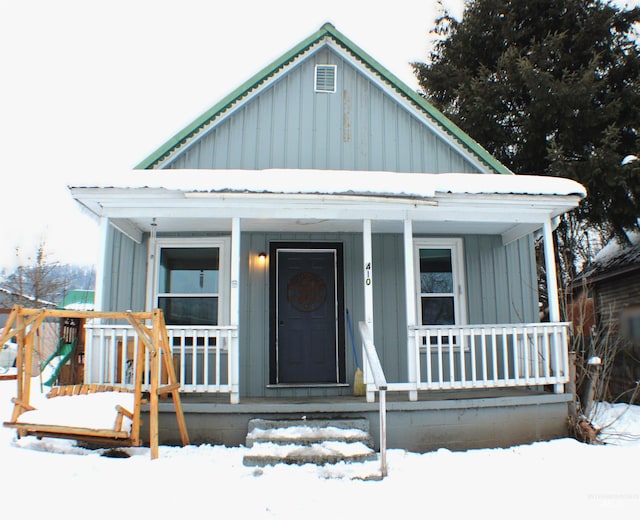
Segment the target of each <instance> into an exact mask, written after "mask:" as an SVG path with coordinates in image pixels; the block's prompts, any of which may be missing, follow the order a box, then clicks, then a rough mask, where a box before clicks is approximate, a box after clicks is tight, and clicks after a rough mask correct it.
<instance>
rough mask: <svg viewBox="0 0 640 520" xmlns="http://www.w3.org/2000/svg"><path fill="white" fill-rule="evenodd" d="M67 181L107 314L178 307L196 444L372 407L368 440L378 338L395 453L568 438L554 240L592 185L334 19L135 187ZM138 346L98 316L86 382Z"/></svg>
mask: <svg viewBox="0 0 640 520" xmlns="http://www.w3.org/2000/svg"><path fill="white" fill-rule="evenodd" d="M70 190H71V194H72V196H73V198H74V199H75V200H76V201H77V202H78V203H79V204H80V205H82V206H83V207H84V208H86V210H88V211H89V212H90V213H91V214H93V215H94V216H95V217H96V218H97V219H99V222H100V229H101V235H102V247H103V251H102V254H101V261H100V264H99V266H98V269H97V270H98V274H97V279H98V283H97V288H96V306H97V308H98V309H99V310H127V309H133V310H141V309H151V308H154V307H159V308H161V309H163V311H164V315H165V319H166V322H167V325H168V327H167V329H168V334H169V336H170V341H171V345H172V349H173V350H172V352H173V357H174V359H173V362H174V365H175V367H176V370H177V373H178V378H179V381H180V383H181V387H180V389H181V392H182V393H183V395H184V398H183V406H184V411H185V415H186V418H187V423H188V424H189V431H190V435H191V437H192V439H202V440H206V441H208V442H223V443H227V444H239V443H242V442H244V435H245V434H246V429H247V422H248V420H249V419H250V418H253V417H264V418H277V417H298V418H299V417H302V416H305V417H312V416H318V417H350V416H355V417H365V418H370V419H372V430H373V431H374V433H375V429H376V425H375V420H374V419H375V417H377V414H378V405H377V404H376V403H375V400H376V392H377V388H376V384H375V381H374V378H373V375H374V374H373V372H372V370H371V366H372V365H371V363H373V360H372V361H371V362H370V361H369V358H368V357H364V355H363V354H364V351H363V350H362V349H361V344H362V343H361V342H362V338H363V337H366V336H367V335H370V337H371V338H373V341H372V344H373V347H374V349H373V351H374V357H377V358H378V359H379V361H380V365H381V367H382V370H383V372H384V376H385V378H386V382H387V390H388V392H389V400H388V402H387V405H386V409H387V413H388V418H389V419H388V421H389V422H388V432H387V434H388V442H389V446H390V447H394V446H395V447H404V448H407V449H412V450H419V451H424V450H428V449H433V448H437V447H441V446H447V447H450V448H466V447H471V446H498V445H509V444H513V443H516V442H529V441H532V440H535V439H545V438H552V437H557V436H562V435H564V434H565V433H566V423H567V406H568V403H569V402H570V401H571V400H572V398H573V396H572V395H571V393H570V392H569V391H567V386H566V384H567V383H568V382H569V366H568V350H567V334H568V328H569V325H568V324H567V323H562V322H560V321H559V316H560V315H559V309H558V299H557V282H556V279H555V269H554V268H553V265H554V264H553V262H554V250H553V240H552V230H553V222H554V219H555V218H556V217H558V216H559V215H561V214H563V213H565V212H566V211H568V210H571V209H572V208H574V207H576V206H577V204H578V203H579V201H580V199H581V198H582V197H583V196H584V195H585V191H584V188H583V187H582V186H580V185H579V184H577V183H575V182H573V181H570V180H567V179H560V178H546V177H545V178H542V177H535V176H517V175H514V174H513V173H512V172H510V171H509V170H508V169H507V168H506V167H505V166H504V165H502V164H501V163H499V162H498V161H497V160H496V159H495V158H493V157H492V156H491V155H490V154H489V153H487V151H486V150H484V149H483V148H482V147H481V146H479V145H478V143H476V142H475V141H473V140H472V139H471V138H470V137H469V136H468V135H466V134H465V133H464V132H463V131H462V130H461V129H460V128H458V127H456V126H455V125H454V124H453V123H452V122H451V121H449V120H448V119H447V118H446V117H444V116H443V115H442V114H441V113H440V112H438V111H437V110H436V109H435V108H434V107H433V106H432V105H431V104H429V103H428V101H427V100H425V99H424V98H422V97H421V96H419V95H418V94H417V93H415V92H413V91H412V90H411V89H410V88H409V87H408V86H407V85H405V84H403V83H402V82H401V81H400V80H399V79H398V78H397V77H395V76H394V75H393V74H391V73H390V72H389V71H388V70H386V69H385V68H384V67H383V66H382V65H381V64H379V63H378V62H377V61H376V60H375V59H373V58H372V57H371V56H369V55H368V54H367V53H366V52H365V51H363V50H362V49H361V48H359V47H358V46H357V45H356V44H354V43H353V42H352V41H350V40H349V39H348V38H347V37H346V36H344V35H343V34H341V33H340V32H339V31H338V30H337V29H336V28H335V27H333V26H332V25H331V24H325V25H323V26H322V27H321V28H320V29H319V30H318V31H317V32H315V33H314V34H312V35H311V36H309V37H308V38H307V39H305V40H304V41H302V42H301V43H300V44H298V45H296V46H295V47H294V48H293V49H291V50H290V51H289V52H287V53H286V54H284V55H283V56H282V57H281V58H279V59H277V60H276V61H274V62H273V63H272V64H270V65H269V66H267V67H266V68H264V69H263V70H262V71H260V72H259V73H257V74H256V75H255V76H254V77H252V78H251V79H250V80H248V81H247V82H246V83H245V84H243V85H241V86H240V87H239V88H238V89H237V90H235V91H233V92H232V93H231V94H229V95H228V96H227V97H225V98H224V99H222V100H221V101H220V102H219V103H217V104H216V105H214V106H213V107H212V108H211V109H210V110H208V111H207V112H206V113H204V114H203V115H202V116H201V117H199V118H198V119H196V120H195V121H194V122H193V123H192V124H190V125H189V126H187V127H186V128H184V129H183V130H181V131H180V132H179V133H178V134H176V135H175V136H174V137H173V138H171V139H170V140H169V141H168V142H166V143H165V144H163V145H162V146H161V147H160V148H158V149H157V150H156V151H155V152H153V153H152V154H151V155H150V156H149V157H147V158H146V159H144V160H143V161H142V162H141V163H140V164H139V165H137V167H136V171H134V172H132V173H131V174H130V176H129V178H127V179H125V182H123V183H121V184H120V185H117V184H116V183H115V182H114V180H112V179H105V185H104V186H75V187H71V188H70ZM536 233H541V234H542V237H543V238H544V248H545V257H546V261H547V263H548V264H549V265H550V268H549V269H547V273H548V280H547V285H548V287H549V288H550V289H549V292H550V309H551V310H550V319H551V321H550V322H549V323H538V295H537V283H536V269H535V259H534V234H536ZM347 310H348V311H349V316H350V317H352V320H353V321H352V323H349V322H348V321H347V318H346V316H347ZM349 325H352V330H353V331H354V338H355V341H356V342H357V348H355V353H356V355H357V356H358V361H359V363H360V365H361V366H362V368H363V370H364V377H365V382H366V384H367V392H366V396H364V397H357V396H354V395H353V393H354V392H353V388H352V385H353V377H354V373H355V371H356V368H357V366H356V360H355V356H354V354H353V353H354V349H353V348H352V344H351V337H350V334H349ZM133 342H134V334H132V333H131V331H127V330H126V328H125V329H123V328H116V327H112V326H110V325H109V324H101V323H95V324H90V325H89V326H88V328H87V352H86V358H85V362H86V365H85V377H86V378H87V379H88V380H90V381H95V382H102V381H112V380H114V379H115V380H121V379H122V378H124V377H125V376H124V374H125V372H126V371H125V366H124V364H125V363H126V360H127V359H130V358H131V356H132V355H133V352H134V351H135V349H134V348H133V347H134V345H133ZM370 350H371V349H370ZM367 352H369V350H367ZM165 406H166V408H167V411H169V410H170V409H171V404H170V403H165ZM161 435H164V438H165V439H166V440H170V439H171V438H172V435H173V436H174V437H173V438H176V437H175V435H176V433H175V431H174V432H171V431H169V430H168V429H167V430H164V431H163V432H161Z"/></svg>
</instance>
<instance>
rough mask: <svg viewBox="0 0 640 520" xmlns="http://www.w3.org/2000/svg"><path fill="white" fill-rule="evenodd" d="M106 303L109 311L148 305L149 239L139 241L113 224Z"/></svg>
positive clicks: (109, 237) (106, 308)
mask: <svg viewBox="0 0 640 520" xmlns="http://www.w3.org/2000/svg"><path fill="white" fill-rule="evenodd" d="M106 250H107V251H109V253H110V254H109V255H108V256H107V258H106V263H105V276H106V277H107V278H106V280H105V285H104V287H105V294H104V301H103V303H104V305H105V310H108V311H125V310H127V309H136V310H143V309H144V308H145V293H146V279H147V278H146V268H147V241H146V240H145V241H143V242H142V244H137V243H136V242H134V241H133V240H131V239H130V238H129V237H127V236H126V235H124V234H122V233H121V232H119V231H118V230H116V229H115V228H113V227H109V231H108V236H107V248H106Z"/></svg>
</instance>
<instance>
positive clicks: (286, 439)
mask: <svg viewBox="0 0 640 520" xmlns="http://www.w3.org/2000/svg"><path fill="white" fill-rule="evenodd" d="M323 441H344V442H362V443H364V444H366V445H367V446H368V447H370V448H372V447H373V440H372V438H371V435H369V421H368V420H367V419H336V420H318V419H316V420H305V419H301V420H268V419H251V420H250V421H249V432H248V433H247V438H246V446H247V447H248V448H250V447H252V446H253V445H254V443H256V442H271V443H274V444H301V445H305V444H307V445H309V444H314V443H318V442H323Z"/></svg>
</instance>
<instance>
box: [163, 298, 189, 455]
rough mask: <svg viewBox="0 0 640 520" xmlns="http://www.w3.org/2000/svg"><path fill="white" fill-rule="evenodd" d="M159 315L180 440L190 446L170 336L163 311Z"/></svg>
mask: <svg viewBox="0 0 640 520" xmlns="http://www.w3.org/2000/svg"><path fill="white" fill-rule="evenodd" d="M155 312H157V313H158V315H159V317H158V323H159V328H160V330H159V336H160V349H161V352H162V354H161V355H162V359H163V362H164V367H165V370H166V371H167V377H168V379H169V381H168V383H169V386H170V387H172V388H173V389H172V390H171V398H172V400H173V407H174V408H175V411H176V419H177V420H178V429H179V430H180V440H181V441H182V445H183V446H186V445H187V444H189V434H188V433H187V425H186V423H185V420H184V412H183V410H182V400H181V399H180V390H179V381H178V377H177V376H176V371H175V367H174V366H173V360H172V357H171V348H170V346H169V343H168V338H169V334H168V333H167V327H166V324H165V321H164V314H163V312H162V310H161V309H156V311H155Z"/></svg>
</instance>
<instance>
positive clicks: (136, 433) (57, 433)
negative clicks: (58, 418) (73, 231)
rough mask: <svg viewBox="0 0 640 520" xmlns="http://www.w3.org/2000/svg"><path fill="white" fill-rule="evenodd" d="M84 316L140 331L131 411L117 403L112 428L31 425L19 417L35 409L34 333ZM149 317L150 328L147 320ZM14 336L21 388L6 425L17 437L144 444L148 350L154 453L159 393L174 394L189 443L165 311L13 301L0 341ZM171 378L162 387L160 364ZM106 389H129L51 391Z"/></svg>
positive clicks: (154, 453) (60, 390)
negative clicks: (127, 424)
mask: <svg viewBox="0 0 640 520" xmlns="http://www.w3.org/2000/svg"><path fill="white" fill-rule="evenodd" d="M51 317H53V318H83V319H107V320H125V321H127V322H128V323H129V324H130V325H131V327H132V328H133V329H134V330H135V331H136V333H137V335H138V337H139V339H140V341H138V348H137V354H136V356H135V367H134V374H135V377H134V381H135V384H134V391H133V393H134V399H133V410H127V409H125V408H124V407H122V406H119V405H118V406H116V410H117V415H116V419H115V421H114V427H113V428H109V429H96V428H89V427H78V426H63V425H56V424H31V423H28V422H22V421H20V416H21V415H22V414H23V413H24V412H27V411H31V410H35V408H34V407H33V406H32V405H31V404H30V392H31V369H32V366H33V357H34V356H33V354H34V343H35V335H36V331H37V330H38V328H39V327H40V326H41V325H42V323H43V322H44V320H45V319H46V318H51ZM149 321H151V327H148V326H147V325H146V323H147V322H149ZM13 337H15V338H16V342H17V344H18V353H17V358H16V367H17V381H18V392H17V396H16V397H14V398H13V399H12V402H13V403H14V409H13V414H12V416H11V421H7V422H4V423H3V424H4V426H5V427H8V428H16V429H17V432H18V436H19V437H21V436H25V435H33V436H36V437H60V438H66V439H75V440H80V441H85V442H93V443H96V444H109V445H116V446H140V445H141V444H142V440H141V438H140V425H141V421H140V411H141V406H142V404H143V398H142V393H143V391H142V379H143V372H144V360H145V357H146V354H147V353H148V354H149V359H150V363H149V383H150V388H149V390H148V392H149V446H150V452H151V458H152V459H156V458H158V398H159V396H160V395H164V394H169V393H170V394H171V396H172V398H173V405H174V408H175V412H176V418H177V421H178V428H179V430H180V438H181V441H182V444H183V445H187V444H189V435H188V433H187V428H186V425H185V421H184V414H183V411H182V402H181V400H180V393H179V391H178V389H179V387H180V383H178V381H177V378H176V374H175V369H174V366H173V363H172V362H171V359H172V358H171V351H170V348H169V343H168V335H167V329H166V326H165V321H164V315H163V313H162V310H160V309H155V310H154V311H153V312H131V311H127V312H99V311H72V310H58V309H27V308H24V307H20V306H17V305H16V306H14V307H13V310H12V312H11V314H10V315H9V318H8V320H7V322H6V324H5V326H4V330H3V332H2V333H1V334H0V345H4V344H5V343H6V342H7V341H8V340H9V339H11V338H13ZM159 355H160V357H161V361H162V368H163V369H164V371H165V373H166V377H167V384H166V385H162V386H160V376H159V371H160V363H159V362H158V356H159ZM105 391H118V392H121V391H127V390H126V389H124V388H123V387H117V386H113V385H95V384H83V385H74V386H69V387H54V388H52V391H51V392H50V394H49V396H50V397H54V396H68V395H80V394H90V393H96V392H105ZM124 417H128V418H129V419H130V420H131V430H130V431H127V430H126V429H123V419H124Z"/></svg>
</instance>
